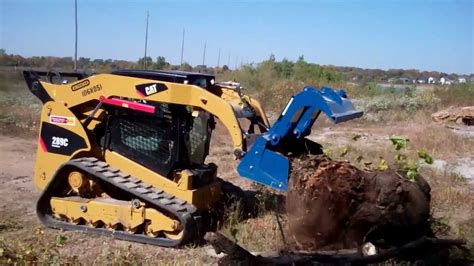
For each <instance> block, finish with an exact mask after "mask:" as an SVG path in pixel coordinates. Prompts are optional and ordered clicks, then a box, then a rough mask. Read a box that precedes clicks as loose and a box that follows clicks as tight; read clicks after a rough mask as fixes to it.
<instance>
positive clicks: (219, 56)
mask: <svg viewBox="0 0 474 266" xmlns="http://www.w3.org/2000/svg"><path fill="white" fill-rule="evenodd" d="M220 62H221V48H219V55H218V56H217V67H219V63H220Z"/></svg>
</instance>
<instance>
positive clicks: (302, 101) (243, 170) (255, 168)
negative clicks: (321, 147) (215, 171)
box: [237, 87, 363, 191]
mask: <svg viewBox="0 0 474 266" xmlns="http://www.w3.org/2000/svg"><path fill="white" fill-rule="evenodd" d="M321 112H323V113H325V114H326V116H327V117H328V118H329V119H330V120H332V121H333V122H334V123H336V124H337V123H340V122H344V121H348V120H351V119H354V118H358V117H361V116H362V114H363V112H360V111H356V110H355V108H354V106H353V105H352V102H351V101H350V100H349V99H347V96H346V93H345V92H344V91H343V90H339V91H334V90H333V89H331V88H327V87H323V88H321V90H317V89H315V88H312V87H305V88H304V89H303V91H301V92H299V93H298V94H296V95H295V96H293V97H292V98H291V99H290V101H289V102H288V104H287V105H286V107H285V109H284V110H283V112H282V113H281V115H280V117H279V118H278V120H277V121H276V122H275V123H274V124H273V126H272V127H271V128H270V129H269V130H268V131H267V132H266V133H264V134H262V135H261V136H259V137H257V139H256V140H255V142H254V144H253V145H252V147H251V149H250V150H249V151H248V152H247V153H246V154H245V155H244V156H243V157H242V158H241V161H240V163H239V165H238V167H237V171H238V172H239V174H240V175H241V176H243V177H246V178H249V179H251V180H253V181H255V182H258V183H261V184H263V185H267V186H271V187H273V188H275V189H278V190H282V191H286V190H287V188H288V174H289V169H290V163H289V161H288V159H287V158H286V157H285V156H283V155H281V154H280V153H277V152H275V151H274V150H275V149H276V148H277V147H278V144H279V143H280V141H281V140H282V139H285V138H286V137H290V136H292V137H293V138H295V139H302V138H304V137H306V136H308V135H309V134H311V127H312V126H313V124H314V121H315V120H316V119H317V118H318V116H319V114H320V113H321Z"/></svg>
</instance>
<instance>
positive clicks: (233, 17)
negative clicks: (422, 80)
mask: <svg viewBox="0 0 474 266" xmlns="http://www.w3.org/2000/svg"><path fill="white" fill-rule="evenodd" d="M473 3H474V1H472V0H461V1H447V0H446V1H428V0H426V1H421V0H418V1H388V0H380V1H362V0H361V1H356V0H352V1H291V2H290V1H269V0H268V1H145V0H141V1H140V0H136V1H131V0H128V1H125V0H116V1H105V0H103V1H98V0H95V1H92V0H78V13H79V15H78V17H79V51H78V53H79V56H82V57H89V58H104V59H106V58H113V59H126V60H137V59H138V58H139V57H142V56H143V51H144V36H145V21H146V12H147V10H148V11H149V12H150V25H149V41H148V55H150V56H152V57H153V58H154V59H155V58H156V57H157V56H159V55H162V56H165V57H166V59H167V61H169V62H171V63H173V64H178V63H179V61H180V49H181V36H182V30H183V28H185V29H186V35H185V50H184V60H185V61H187V62H189V63H191V64H192V65H196V64H201V63H202V54H203V47H204V42H205V41H206V42H207V52H206V62H205V63H206V64H207V65H216V64H217V60H218V52H219V48H220V49H221V60H220V62H221V65H222V64H227V62H228V56H229V53H230V66H231V67H234V66H235V63H236V62H237V63H238V64H240V63H241V62H242V63H247V62H248V63H251V62H260V61H261V60H263V59H266V58H268V57H269V55H270V54H275V56H276V58H277V59H278V60H279V59H282V58H287V59H290V60H296V59H297V58H298V56H300V55H304V57H305V59H306V60H307V61H310V62H314V63H319V64H331V65H338V66H356V67H363V68H382V69H389V68H407V69H408V68H409V69H421V70H436V71H444V72H455V73H474V66H473V65H474V18H473V16H474V4H473ZM0 21H1V24H0V31H1V35H0V47H1V48H4V49H6V50H7V53H15V54H21V55H23V56H34V55H54V56H73V55H74V0H62V1H59V0H55V1H54V0H43V1H39V0H38V1H33V0H29V1H25V0H0Z"/></svg>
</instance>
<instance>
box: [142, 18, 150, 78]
mask: <svg viewBox="0 0 474 266" xmlns="http://www.w3.org/2000/svg"><path fill="white" fill-rule="evenodd" d="M149 16H150V14H149V13H148V11H147V12H146V31H145V56H144V57H143V64H144V66H145V69H146V67H147V60H146V50H147V46H148V17H149Z"/></svg>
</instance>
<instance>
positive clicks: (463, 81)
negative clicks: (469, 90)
mask: <svg viewBox="0 0 474 266" xmlns="http://www.w3.org/2000/svg"><path fill="white" fill-rule="evenodd" d="M458 82H459V83H466V78H465V77H460V78H458Z"/></svg>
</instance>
